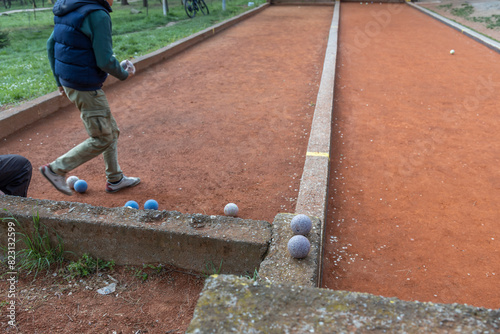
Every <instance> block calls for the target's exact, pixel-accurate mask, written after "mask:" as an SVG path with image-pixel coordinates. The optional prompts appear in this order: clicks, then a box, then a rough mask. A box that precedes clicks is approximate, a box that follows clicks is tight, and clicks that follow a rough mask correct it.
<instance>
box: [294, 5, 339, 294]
mask: <svg viewBox="0 0 500 334" xmlns="http://www.w3.org/2000/svg"><path fill="white" fill-rule="evenodd" d="M339 19H340V1H338V0H337V1H336V2H335V8H334V11H333V17H332V23H331V26H330V34H329V38H328V44H327V48H326V54H325V60H324V64H323V73H322V75H321V83H320V86H319V91H318V96H317V99H316V108H315V109H314V118H313V122H312V126H311V134H310V136H309V144H308V146H307V154H306V161H305V164H304V170H303V172H302V179H301V181H300V190H299V196H298V198H297V204H296V206H295V212H296V213H301V214H305V215H308V216H312V217H318V218H319V220H320V222H321V224H320V227H319V231H320V237H319V245H318V247H319V257H318V258H319V260H318V261H319V262H318V268H317V269H316V270H317V274H316V277H317V282H316V285H317V286H320V280H321V258H322V254H323V239H324V237H323V231H324V225H325V220H326V214H327V203H328V179H329V175H330V153H331V147H330V145H331V132H332V117H333V101H334V85H335V67H336V60H337V41H338V27H339Z"/></svg>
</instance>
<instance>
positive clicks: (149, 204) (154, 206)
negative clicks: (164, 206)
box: [144, 199, 158, 210]
mask: <svg viewBox="0 0 500 334" xmlns="http://www.w3.org/2000/svg"><path fill="white" fill-rule="evenodd" d="M144 209H146V210H158V202H157V201H155V200H154V199H148V200H147V201H146V203H144Z"/></svg>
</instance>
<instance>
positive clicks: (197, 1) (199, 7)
mask: <svg viewBox="0 0 500 334" xmlns="http://www.w3.org/2000/svg"><path fill="white" fill-rule="evenodd" d="M184 9H185V10H186V14H187V16H189V17H190V18H193V17H195V16H196V12H198V11H201V12H202V13H203V15H208V14H209V13H210V12H209V10H208V7H207V4H206V3H205V1H203V0H184Z"/></svg>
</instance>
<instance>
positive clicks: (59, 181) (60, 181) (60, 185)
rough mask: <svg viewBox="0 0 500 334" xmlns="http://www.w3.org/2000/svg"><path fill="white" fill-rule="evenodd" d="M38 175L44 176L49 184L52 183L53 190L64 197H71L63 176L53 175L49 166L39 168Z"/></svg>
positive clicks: (71, 193)
mask: <svg viewBox="0 0 500 334" xmlns="http://www.w3.org/2000/svg"><path fill="white" fill-rule="evenodd" d="M40 173H42V175H43V176H45V178H46V179H47V180H49V182H50V183H52V185H53V186H54V188H56V189H57V190H59V191H60V192H62V193H63V194H65V195H68V196H71V195H73V192H72V191H71V189H69V187H68V184H67V183H66V179H65V178H64V176H61V175H59V174H56V173H54V172H53V171H52V170H51V169H50V167H49V165H45V166H42V167H40Z"/></svg>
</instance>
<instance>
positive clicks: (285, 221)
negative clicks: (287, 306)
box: [258, 214, 321, 287]
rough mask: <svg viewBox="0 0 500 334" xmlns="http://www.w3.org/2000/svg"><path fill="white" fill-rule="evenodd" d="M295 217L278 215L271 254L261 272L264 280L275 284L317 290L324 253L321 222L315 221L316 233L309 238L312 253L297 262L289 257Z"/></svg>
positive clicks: (311, 233)
mask: <svg viewBox="0 0 500 334" xmlns="http://www.w3.org/2000/svg"><path fill="white" fill-rule="evenodd" d="M293 217H295V215H293V214H278V215H277V216H276V218H275V219H274V221H273V224H272V236H271V244H270V246H269V251H268V253H267V256H266V258H265V260H264V261H262V263H261V264H260V269H259V271H258V274H259V278H260V280H264V281H268V282H273V283H277V284H278V283H279V284H284V283H289V284H296V285H304V286H311V287H313V286H316V285H317V282H318V275H319V271H318V268H319V263H320V260H321V259H320V249H321V239H320V238H321V230H320V229H321V221H320V220H319V219H318V218H312V219H311V221H312V229H311V232H309V233H308V234H307V235H306V237H307V239H308V240H309V242H310V243H311V250H310V251H309V254H308V256H307V257H306V258H304V259H295V258H292V257H291V256H290V254H289V253H288V241H289V240H290V238H291V237H293V235H294V234H293V232H292V229H291V228H290V222H291V221H292V219H293Z"/></svg>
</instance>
